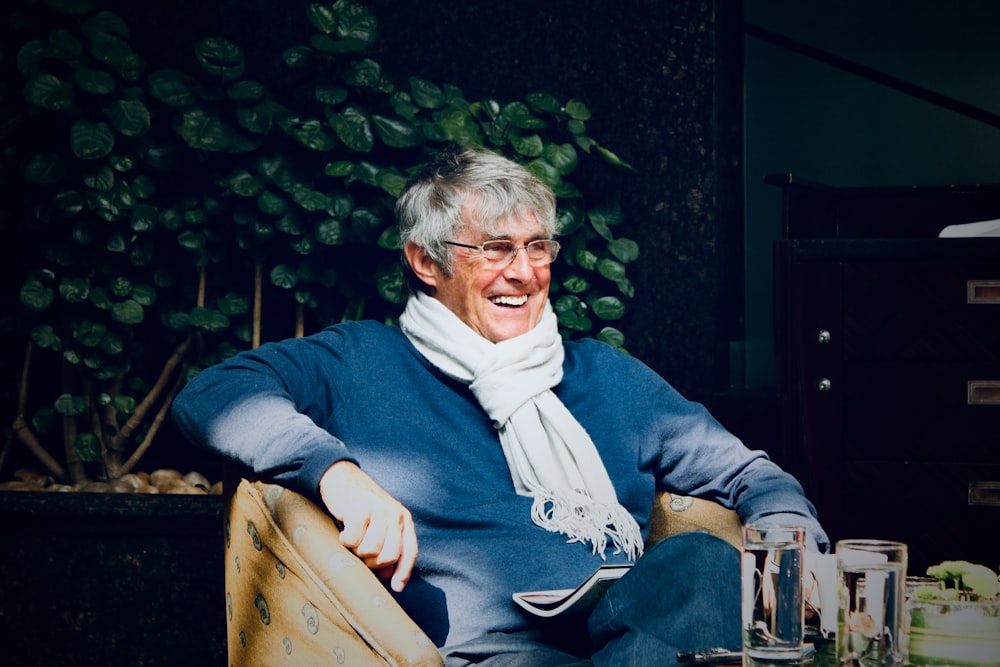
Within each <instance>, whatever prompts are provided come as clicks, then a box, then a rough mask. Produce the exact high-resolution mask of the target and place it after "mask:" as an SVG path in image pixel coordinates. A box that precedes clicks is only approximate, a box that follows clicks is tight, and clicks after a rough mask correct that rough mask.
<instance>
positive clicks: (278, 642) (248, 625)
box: [225, 479, 740, 667]
mask: <svg viewBox="0 0 1000 667" xmlns="http://www.w3.org/2000/svg"><path fill="white" fill-rule="evenodd" d="M692 530H701V531H705V532H709V533H712V534H714V535H717V536H719V537H721V538H723V539H725V540H727V541H728V542H730V543H731V544H733V545H734V546H736V547H737V548H739V546H740V522H739V519H738V518H737V516H736V513H735V512H733V511H732V510H729V509H725V508H723V507H722V506H721V505H717V504H716V503H712V502H710V501H706V500H701V499H695V498H689V497H685V496H672V495H670V494H668V493H662V494H658V495H657V497H656V500H655V502H654V503H653V508H652V512H651V516H650V537H649V540H648V541H649V542H655V541H658V540H660V539H663V538H665V537H669V536H670V535H674V534H677V533H682V532H688V531H692ZM225 539H226V561H225V562H226V617H227V628H228V633H229V634H228V644H229V664H230V665H231V666H232V667H262V666H266V667H276V666H280V665H289V666H290V667H307V666H312V665H316V666H317V667H319V666H321V665H322V666H324V667H326V666H329V665H366V666H367V665H442V664H443V662H442V659H441V654H440V652H439V651H438V650H437V648H436V647H435V646H434V645H433V643H432V642H431V641H430V639H429V638H428V637H427V636H426V635H425V634H424V633H423V632H422V631H421V630H420V628H419V627H417V625H416V624H415V623H414V622H413V621H412V620H411V619H410V617H409V616H407V615H406V613H405V612H404V611H403V610H402V608H401V607H400V606H399V605H398V604H397V603H396V601H395V600H394V599H393V598H392V597H391V596H390V595H389V593H388V592H387V591H386V589H385V587H384V586H383V585H382V583H381V582H380V581H379V580H378V579H377V578H376V577H375V575H374V574H373V573H372V572H371V570H369V569H368V568H367V567H366V566H365V565H364V563H362V562H361V561H360V560H359V559H358V558H357V557H356V556H355V555H354V554H352V553H351V552H350V551H348V550H347V549H345V548H344V547H343V546H341V544H340V532H339V530H338V529H337V525H336V523H335V522H334V521H333V519H332V518H331V517H330V516H329V515H328V514H326V513H325V512H324V511H323V510H321V509H320V508H319V507H318V506H317V505H316V504H314V503H313V502H311V501H310V500H308V499H307V498H305V497H304V496H301V495H299V494H297V493H295V492H293V491H290V490H288V489H285V488H283V487H281V486H277V485H273V484H264V483H262V482H249V481H247V480H245V479H244V480H241V481H240V482H239V484H238V486H237V488H236V490H235V492H234V493H233V495H232V497H231V498H230V501H229V511H228V513H227V519H226V525H225Z"/></svg>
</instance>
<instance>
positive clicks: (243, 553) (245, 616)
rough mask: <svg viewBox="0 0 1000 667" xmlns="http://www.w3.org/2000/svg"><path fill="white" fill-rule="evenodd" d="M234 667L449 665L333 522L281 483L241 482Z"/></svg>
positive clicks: (234, 527) (234, 549) (232, 515)
mask: <svg viewBox="0 0 1000 667" xmlns="http://www.w3.org/2000/svg"><path fill="white" fill-rule="evenodd" d="M226 536H227V553H226V590H227V597H228V598H229V599H228V600H227V606H228V613H229V661H230V663H231V664H232V665H247V666H248V667H249V666H251V665H253V666H256V665H262V664H275V663H276V662H277V661H278V660H281V661H287V660H291V661H292V663H294V664H361V665H386V664H389V665H442V664H443V661H442V658H441V653H440V651H438V649H437V648H436V647H435V646H434V644H433V643H432V642H431V641H430V639H429V638H428V637H427V636H426V635H425V634H424V633H423V631H421V630H420V628H419V627H418V626H417V625H416V624H415V623H414V622H413V621H412V620H411V619H410V618H409V616H407V615H406V613H405V612H404V611H403V609H402V608H401V607H400V606H399V605H398V603H397V602H396V601H395V600H394V599H393V598H392V596H391V595H390V594H389V592H388V591H387V590H386V588H385V586H383V585H382V583H381V582H380V581H379V580H378V578H377V577H376V576H375V574H374V573H373V572H372V571H371V570H370V569H368V567H366V566H365V565H364V563H362V562H361V560H360V559H358V558H357V556H355V555H354V554H353V553H351V552H350V551H349V550H347V549H345V548H344V547H343V546H342V545H341V544H340V531H339V530H338V528H337V525H336V523H335V522H334V521H333V519H332V518H331V517H330V516H329V515H328V514H326V513H325V512H324V511H323V510H322V509H320V508H319V507H318V506H317V505H316V504H315V503H313V502H312V501H310V500H309V499H307V498H305V497H303V496H301V495H299V494H297V493H295V492H293V491H290V490H288V489H285V488H283V487H281V486H277V485H272V484H264V483H262V482H253V483H251V482H248V481H246V480H241V481H240V483H239V485H238V487H237V489H236V491H235V493H234V495H233V498H232V500H231V501H230V508H229V515H228V521H227V530H226Z"/></svg>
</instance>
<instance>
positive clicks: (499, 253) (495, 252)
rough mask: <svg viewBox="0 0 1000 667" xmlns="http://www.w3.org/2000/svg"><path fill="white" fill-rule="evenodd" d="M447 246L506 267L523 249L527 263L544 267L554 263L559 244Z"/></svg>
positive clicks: (546, 241) (498, 242) (502, 242)
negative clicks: (461, 249) (476, 254)
mask: <svg viewBox="0 0 1000 667" xmlns="http://www.w3.org/2000/svg"><path fill="white" fill-rule="evenodd" d="M445 243H447V244H448V245H453V246H458V247H459V248H468V249H469V250H477V251H478V252H479V254H480V255H482V256H483V257H484V258H485V259H486V261H487V262H489V263H490V264H496V265H502V266H507V265H508V264H510V263H511V262H513V261H514V258H515V257H516V256H517V251H518V250H520V249H521V248H524V253H525V254H526V255H527V256H528V262H530V263H531V265H532V266H545V265H546V264H551V263H552V262H554V261H555V259H556V255H558V254H559V242H558V241H555V240H553V239H538V240H537V241H531V242H530V243H525V244H524V245H523V246H519V245H516V244H515V243H514V242H513V241H505V240H502V239H498V240H496V241H487V242H486V243H484V244H482V245H469V244H468V243H456V242H454V241H445Z"/></svg>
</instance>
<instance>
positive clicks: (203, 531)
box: [0, 491, 226, 667]
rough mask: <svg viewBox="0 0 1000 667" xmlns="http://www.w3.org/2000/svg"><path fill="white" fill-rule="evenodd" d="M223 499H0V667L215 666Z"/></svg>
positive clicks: (220, 624)
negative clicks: (36, 666) (0, 656)
mask: <svg viewBox="0 0 1000 667" xmlns="http://www.w3.org/2000/svg"><path fill="white" fill-rule="evenodd" d="M222 502H223V501H222V497H221V496H182V495H132V494H103V493H44V492H38V493H35V492H15V491H11V492H0V526H2V531H3V532H2V538H0V545H2V546H0V654H2V656H3V658H2V662H3V664H4V665H5V666H6V667H20V666H22V665H23V666H25V667H27V666H32V667H33V666H35V665H102V666H104V665H130V666H138V665H143V666H148V665H167V664H171V665H176V664H184V665H190V666H194V665H213V666H218V665H223V664H225V660H226V645H225V641H226V639H225V638H226V634H225V630H226V628H225V607H224V604H225V603H224V600H225V593H224V582H223V550H222V549H223V540H222Z"/></svg>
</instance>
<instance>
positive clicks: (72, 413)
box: [52, 394, 87, 417]
mask: <svg viewBox="0 0 1000 667" xmlns="http://www.w3.org/2000/svg"><path fill="white" fill-rule="evenodd" d="M52 407H54V408H55V410H56V412H58V413H59V414H61V415H62V416H63V417H80V416H82V415H85V414H87V403H86V402H85V401H84V400H83V397H82V396H73V395H72V394H60V395H59V397H58V398H56V401H55V404H54V405H53V406H52Z"/></svg>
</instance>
